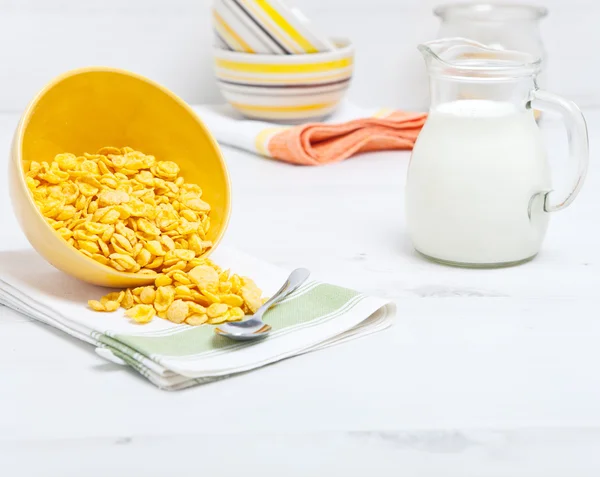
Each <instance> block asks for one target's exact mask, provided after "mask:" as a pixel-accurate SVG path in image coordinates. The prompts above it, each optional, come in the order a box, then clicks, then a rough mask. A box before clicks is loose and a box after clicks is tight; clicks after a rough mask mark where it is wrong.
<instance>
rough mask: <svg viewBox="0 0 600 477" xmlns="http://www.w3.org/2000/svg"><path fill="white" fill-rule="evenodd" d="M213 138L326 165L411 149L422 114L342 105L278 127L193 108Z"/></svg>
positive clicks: (226, 111) (222, 109)
mask: <svg viewBox="0 0 600 477" xmlns="http://www.w3.org/2000/svg"><path fill="white" fill-rule="evenodd" d="M195 110H196V112H197V113H198V115H199V116H200V118H201V119H202V120H203V121H204V123H205V124H206V125H207V126H208V128H209V129H210V131H211V132H212V133H213V134H214V136H215V137H216V139H217V141H218V142H219V143H221V144H226V145H229V146H234V147H238V148H241V149H244V150H246V151H249V152H253V153H255V154H260V155H262V156H265V157H269V158H272V159H276V160H280V161H284V162H288V163H291V164H297V165H307V166H316V165H325V164H332V163H335V162H340V161H343V160H344V159H347V158H349V157H351V156H354V155H356V154H359V153H362V152H369V151H384V150H399V149H405V150H410V149H412V147H413V145H414V144H415V140H416V139H417V136H418V134H419V132H420V131H421V128H422V127H423V124H424V123H425V120H426V119H427V114H426V113H420V112H404V111H394V110H388V109H386V110H379V111H367V110H364V109H361V108H358V107H356V106H354V105H352V104H350V103H346V104H343V105H341V107H340V108H338V111H337V112H335V113H334V114H333V115H332V116H331V117H330V118H329V119H328V121H327V122H324V123H308V124H302V125H298V126H281V125H276V124H272V123H267V122H263V121H254V120H250V119H246V118H243V117H242V116H240V115H239V114H237V113H236V112H235V111H233V110H232V109H231V108H230V107H228V106H197V107H195Z"/></svg>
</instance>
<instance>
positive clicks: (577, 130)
mask: <svg viewBox="0 0 600 477" xmlns="http://www.w3.org/2000/svg"><path fill="white" fill-rule="evenodd" d="M531 95H532V100H531V107H532V108H533V109H539V110H541V111H555V112H558V113H560V114H561V115H562V117H563V120H564V122H565V126H566V128H567V135H568V138H569V139H568V140H569V156H570V159H571V161H577V164H578V165H577V176H576V177H575V183H574V184H573V187H572V188H571V191H570V192H569V193H568V194H567V195H566V197H555V196H556V193H555V192H554V191H550V192H547V193H546V194H545V197H544V210H545V211H546V212H557V211H559V210H562V209H564V208H565V207H567V206H568V205H569V204H571V202H573V201H574V200H575V197H577V194H579V191H580V190H581V187H583V181H584V180H585V176H586V174H587V170H588V163H589V158H590V153H589V142H588V132H587V126H586V123H585V118H584V117H583V114H582V113H581V111H580V109H579V107H578V106H577V105H576V104H575V103H574V102H573V101H569V100H567V99H565V98H562V97H560V96H558V95H556V94H553V93H549V92H547V91H543V90H540V89H535V90H533V91H532V93H531Z"/></svg>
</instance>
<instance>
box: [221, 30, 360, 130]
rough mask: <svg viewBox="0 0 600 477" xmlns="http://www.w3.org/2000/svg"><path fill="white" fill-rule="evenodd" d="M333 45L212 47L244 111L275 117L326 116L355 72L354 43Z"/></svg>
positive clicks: (233, 99)
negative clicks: (257, 50) (299, 49)
mask: <svg viewBox="0 0 600 477" xmlns="http://www.w3.org/2000/svg"><path fill="white" fill-rule="evenodd" d="M333 42H334V43H335V44H336V46H337V49H336V50H335V51H329V52H322V53H313V54H305V55H257V54H251V53H240V52H235V51H228V50H225V49H222V48H215V49H214V58H215V74H216V77H217V82H218V84H219V89H220V90H221V93H222V94H223V96H224V97H225V99H226V100H227V101H228V102H229V104H231V105H232V106H233V107H234V108H235V109H236V110H238V111H239V112H240V113H242V114H243V115H244V116H247V117H249V118H254V119H262V120H268V121H277V122H301V121H309V120H317V119H322V118H324V117H326V116H327V115H329V114H330V113H331V112H332V111H333V110H334V109H335V108H336V106H337V105H338V104H339V102H340V100H341V99H342V98H343V96H344V94H345V93H346V91H347V90H348V87H349V85H350V80H351V78H352V70H353V63H354V47H353V46H352V45H351V43H350V41H348V40H341V39H338V40H335V39H334V40H333Z"/></svg>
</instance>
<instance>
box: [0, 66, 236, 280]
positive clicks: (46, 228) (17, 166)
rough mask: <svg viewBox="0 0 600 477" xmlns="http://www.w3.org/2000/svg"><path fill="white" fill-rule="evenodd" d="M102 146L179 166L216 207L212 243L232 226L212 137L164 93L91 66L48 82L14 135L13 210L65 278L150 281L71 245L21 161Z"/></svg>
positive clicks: (125, 75)
mask: <svg viewBox="0 0 600 477" xmlns="http://www.w3.org/2000/svg"><path fill="white" fill-rule="evenodd" d="M103 146H118V147H122V146H131V147H133V148H134V149H137V150H140V151H142V152H145V153H147V154H152V155H154V156H156V158H157V159H159V160H170V161H174V162H176V163H177V164H179V166H180V167H181V174H182V175H183V177H184V178H185V180H186V181H187V182H190V183H195V184H198V185H200V186H201V187H202V189H203V199H205V200H206V201H207V202H208V203H209V204H211V206H212V211H211V213H210V218H211V228H210V232H209V234H208V236H207V239H208V240H212V241H213V243H214V244H215V247H216V246H217V244H218V243H219V241H220V240H221V237H222V236H223V233H224V232H225V229H226V228H227V224H228V221H229V214H230V183H229V175H228V173H227V168H226V166H225V162H224V161H223V157H222V156H221V153H220V151H219V147H218V145H217V143H216V141H215V140H214V138H213V137H212V135H211V134H210V132H209V131H208V130H207V128H206V127H205V126H204V124H203V123H202V122H201V121H200V119H199V118H198V117H197V116H196V115H195V114H194V112H193V111H192V110H191V109H190V107H189V106H187V105H186V104H185V103H184V102H183V101H182V100H181V99H180V98H179V97H177V96H176V95H175V94H173V93H172V92H170V91H169V90H167V89H166V88H164V87H162V86H160V85H158V84H156V83H154V82H152V81H150V80H148V79H146V78H143V77H141V76H137V75H135V74H132V73H129V72H127V71H122V70H117V69H112V68H101V67H93V68H84V69H78V70H74V71H70V72H67V73H65V74H63V75H62V76H59V77H58V78H56V79H54V80H53V81H51V82H50V83H49V84H48V85H47V86H46V87H45V88H44V89H42V91H40V93H38V95H37V96H36V97H35V98H34V99H33V101H32V102H31V103H30V104H29V106H28V107H27V109H26V110H25V113H24V114H23V116H22V118H21V121H20V122H19V125H18V127H17V130H16V131H15V134H14V137H13V143H12V152H11V160H10V165H9V188H10V194H11V198H12V204H13V208H14V211H15V215H16V216H17V219H18V220H19V223H20V225H21V227H22V229H23V231H24V232H25V235H26V236H27V238H28V240H29V242H30V243H31V245H32V246H33V247H34V248H35V249H36V250H37V251H38V253H40V255H42V256H43V257H44V258H45V259H46V260H47V261H48V262H50V263H51V264H52V265H54V266H55V267H56V268H58V269H60V270H62V271H63V272H65V273H68V274H69V275H72V276H74V277H77V278H79V279H81V280H83V281H86V282H89V283H93V284H96V285H102V286H107V287H130V286H140V285H145V284H149V283H151V282H152V281H153V279H152V278H149V277H148V276H147V275H146V276H143V275H138V274H135V273H123V272H118V271H116V270H114V269H112V268H110V267H108V266H106V265H102V264H100V263H98V262H96V261H95V260H93V259H91V258H89V257H86V256H85V255H83V254H82V253H80V252H78V251H77V250H76V249H75V248H73V247H71V246H70V245H69V244H68V243H67V242H66V241H64V240H63V239H62V237H60V235H59V234H58V233H57V232H56V231H54V229H52V227H50V225H49V224H48V223H47V222H46V221H45V219H44V218H43V216H42V215H41V213H40V212H39V211H38V209H37V207H36V205H35V203H34V202H33V200H32V198H31V196H30V194H29V191H28V189H27V186H26V184H25V176H24V174H23V168H22V162H23V161H30V160H35V161H38V162H41V161H51V160H52V159H53V158H54V156H55V155H56V154H58V153H62V152H72V153H74V154H79V155H81V154H83V153H84V152H90V153H94V152H95V151H96V150H98V149H99V148H100V147H103ZM213 249H214V247H213ZM32 273H35V271H34V270H32Z"/></svg>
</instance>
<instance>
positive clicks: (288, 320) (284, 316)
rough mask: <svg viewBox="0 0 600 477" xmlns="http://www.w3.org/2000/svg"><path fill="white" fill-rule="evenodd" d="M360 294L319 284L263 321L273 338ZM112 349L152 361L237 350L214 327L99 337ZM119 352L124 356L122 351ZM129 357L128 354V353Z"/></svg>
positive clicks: (344, 305)
mask: <svg viewBox="0 0 600 477" xmlns="http://www.w3.org/2000/svg"><path fill="white" fill-rule="evenodd" d="M359 295H360V294H359V293H358V292H356V291H354V290H348V289H346V288H342V287H338V286H335V285H329V284H324V283H318V284H316V285H315V286H314V287H307V289H306V291H305V292H304V293H302V294H300V295H298V296H296V297H294V298H291V299H289V300H286V301H285V302H283V303H281V304H279V305H277V306H275V307H273V308H272V309H271V310H269V311H268V312H267V313H266V314H265V321H266V322H267V323H269V324H270V325H271V326H272V328H273V331H272V336H273V337H275V336H276V335H277V332H278V331H282V330H286V329H287V328H292V327H298V326H301V325H305V324H309V323H311V322H315V321H318V320H320V319H323V318H327V317H333V316H332V315H334V316H335V315H337V313H336V312H341V311H342V310H344V311H346V309H347V308H348V307H351V306H354V305H355V304H356V303H358V301H359V299H358V296H359ZM98 338H99V340H100V341H103V342H105V343H106V344H108V345H109V346H111V347H113V348H114V347H116V346H115V345H116V343H115V341H117V342H120V343H123V344H125V345H127V346H128V347H129V348H131V349H134V350H136V351H138V352H140V353H142V354H143V355H145V356H148V357H152V358H153V359H156V358H160V357H166V356H171V357H182V356H191V355H198V354H204V353H207V354H210V353H211V352H214V351H215V350H227V349H228V348H231V347H238V346H240V344H239V343H236V342H233V341H231V340H228V339H227V338H224V337H222V336H217V335H216V334H215V333H214V327H213V326H196V327H179V328H177V329H175V330H173V332H172V333H170V334H162V335H154V336H152V335H150V334H149V335H144V334H142V333H140V334H135V335H131V334H117V335H114V336H112V339H111V338H109V337H106V336H103V337H98ZM121 351H122V352H125V353H127V351H126V350H125V349H121ZM127 354H129V353H127Z"/></svg>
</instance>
